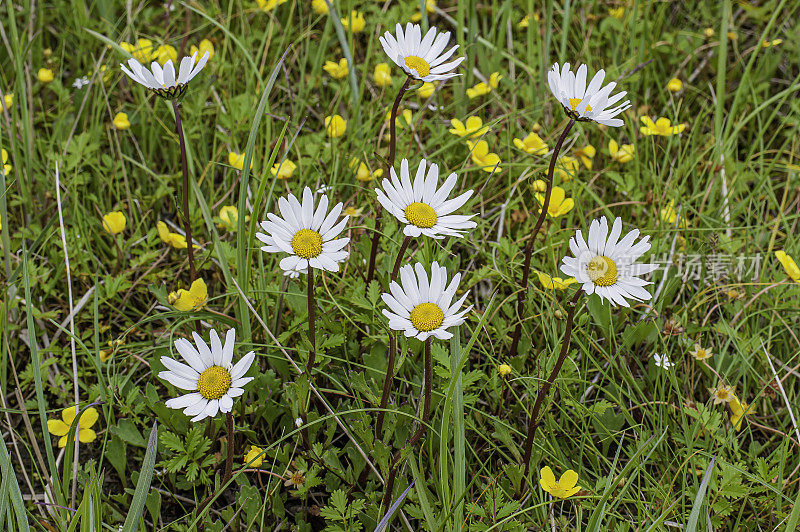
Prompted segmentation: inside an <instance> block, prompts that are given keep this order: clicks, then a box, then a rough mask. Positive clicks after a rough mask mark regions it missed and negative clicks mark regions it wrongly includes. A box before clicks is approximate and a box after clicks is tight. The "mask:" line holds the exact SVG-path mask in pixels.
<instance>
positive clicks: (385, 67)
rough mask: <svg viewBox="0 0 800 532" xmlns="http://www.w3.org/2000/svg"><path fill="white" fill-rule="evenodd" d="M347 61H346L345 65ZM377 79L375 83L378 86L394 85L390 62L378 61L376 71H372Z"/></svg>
mask: <svg viewBox="0 0 800 532" xmlns="http://www.w3.org/2000/svg"><path fill="white" fill-rule="evenodd" d="M346 66H347V63H345V67H346ZM372 77H373V79H374V80H375V85H377V86H378V87H391V86H392V70H391V69H390V68H389V63H378V64H377V65H375V72H373V73H372Z"/></svg>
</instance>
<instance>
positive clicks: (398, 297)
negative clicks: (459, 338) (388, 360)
mask: <svg viewBox="0 0 800 532" xmlns="http://www.w3.org/2000/svg"><path fill="white" fill-rule="evenodd" d="M415 271H416V275H415V274H414V272H415ZM459 281H461V274H460V273H457V274H455V276H453V280H452V281H451V282H450V284H449V285H448V284H447V270H446V269H445V268H444V266H439V264H438V263H437V262H434V263H433V264H432V265H431V277H430V282H429V281H428V274H427V272H426V271H425V267H424V266H423V265H422V264H421V263H419V262H418V263H417V264H416V265H415V266H414V267H412V266H411V265H410V264H407V265H405V266H403V267H402V268H400V283H401V284H397V282H396V281H392V283H391V284H390V285H389V291H390V292H391V293H383V294H381V299H383V302H384V303H386V305H387V306H388V307H389V310H386V309H384V310H383V315H384V316H386V317H387V318H389V327H390V328H391V329H394V330H395V331H403V332H404V333H405V335H406V337H408V338H410V337H412V336H413V337H414V338H418V339H419V340H427V339H428V337H429V336H435V337H436V338H438V339H440V340H448V339H450V338H452V337H453V333H450V332H447V329H448V328H450V327H453V326H456V325H461V324H462V323H464V315H465V314H466V313H467V312H469V311H470V309H471V308H472V305H470V306H469V307H467V308H466V309H464V310H462V311H461V312H458V309H460V308H461V305H462V304H463V303H464V300H465V299H466V298H467V295H469V292H467V293H465V294H464V295H463V296H461V298H460V299H458V300H457V301H456V302H455V303H453V302H452V301H453V296H454V295H455V293H456V290H457V289H458V283H459ZM401 285H402V286H401Z"/></svg>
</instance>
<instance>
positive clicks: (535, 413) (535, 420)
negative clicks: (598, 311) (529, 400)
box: [522, 288, 582, 478]
mask: <svg viewBox="0 0 800 532" xmlns="http://www.w3.org/2000/svg"><path fill="white" fill-rule="evenodd" d="M581 293H582V291H581V289H580V288H579V289H578V291H577V292H575V295H574V296H572V299H570V300H569V303H568V306H569V308H568V310H567V325H566V329H565V330H564V338H563V340H562V341H561V351H560V352H559V354H558V360H556V365H555V366H554V367H553V371H552V372H550V376H549V377H548V378H547V380H546V381H545V382H544V384H542V386H541V388H539V392H538V393H537V394H536V401H535V402H534V403H533V410H531V416H530V419H529V420H528V436H527V438H526V439H525V453H524V457H523V459H522V461H523V463H524V464H525V478H527V476H528V470H529V469H530V461H531V450H532V449H533V437H534V435H535V434H536V428H537V427H538V426H539V410H541V408H542V403H543V402H544V398H545V397H547V394H548V393H549V392H550V388H551V387H552V386H553V382H555V380H556V377H558V373H559V372H560V371H561V366H563V365H564V361H565V360H566V359H567V353H569V344H570V340H571V338H572V322H573V317H574V316H575V305H576V303H577V302H578V298H579V297H580V295H581Z"/></svg>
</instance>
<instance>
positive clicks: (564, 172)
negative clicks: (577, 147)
mask: <svg viewBox="0 0 800 532" xmlns="http://www.w3.org/2000/svg"><path fill="white" fill-rule="evenodd" d="M579 168H580V166H579V163H578V159H576V158H575V157H570V156H569V155H564V156H562V157H559V158H558V161H556V168H555V174H556V175H557V176H558V177H559V178H560V179H561V180H562V181H570V180H572V179H573V178H575V177H577V176H578V169H579Z"/></svg>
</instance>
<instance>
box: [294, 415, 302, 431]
mask: <svg viewBox="0 0 800 532" xmlns="http://www.w3.org/2000/svg"><path fill="white" fill-rule="evenodd" d="M294 424H295V425H297V428H300V427H302V426H303V418H300V417H299V418H297V419H295V420H294Z"/></svg>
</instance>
